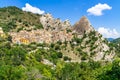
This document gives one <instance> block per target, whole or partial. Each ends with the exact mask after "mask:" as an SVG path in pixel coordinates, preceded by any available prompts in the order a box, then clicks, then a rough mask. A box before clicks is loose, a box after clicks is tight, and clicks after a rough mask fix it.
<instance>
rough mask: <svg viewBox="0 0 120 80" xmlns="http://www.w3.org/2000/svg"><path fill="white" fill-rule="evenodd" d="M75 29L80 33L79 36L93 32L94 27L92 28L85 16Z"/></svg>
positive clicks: (76, 24)
mask: <svg viewBox="0 0 120 80" xmlns="http://www.w3.org/2000/svg"><path fill="white" fill-rule="evenodd" d="M73 29H74V30H75V31H76V32H77V33H79V34H84V33H85V32H89V31H92V30H93V27H92V26H91V23H90V22H89V20H88V19H87V17H86V16H83V17H82V18H81V19H80V21H78V22H77V23H75V25H74V27H73Z"/></svg>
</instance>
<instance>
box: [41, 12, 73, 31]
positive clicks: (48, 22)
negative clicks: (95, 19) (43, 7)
mask: <svg viewBox="0 0 120 80" xmlns="http://www.w3.org/2000/svg"><path fill="white" fill-rule="evenodd" d="M40 22H41V23H42V25H43V26H44V29H46V30H52V31H53V30H55V31H60V30H65V29H66V28H68V27H69V28H70V26H71V24H70V22H69V20H65V21H63V22H62V21H61V20H60V19H59V18H57V19H55V18H54V17H52V15H51V14H49V13H48V14H44V15H42V16H41V17H40Z"/></svg>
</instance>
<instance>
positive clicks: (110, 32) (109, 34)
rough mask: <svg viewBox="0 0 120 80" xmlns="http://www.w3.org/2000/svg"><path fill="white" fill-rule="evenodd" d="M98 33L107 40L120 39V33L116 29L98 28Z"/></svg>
mask: <svg viewBox="0 0 120 80" xmlns="http://www.w3.org/2000/svg"><path fill="white" fill-rule="evenodd" d="M98 32H99V33H101V34H102V35H103V36H104V37H105V38H118V37H120V33H118V32H117V30H116V29H109V28H104V27H100V28H98Z"/></svg>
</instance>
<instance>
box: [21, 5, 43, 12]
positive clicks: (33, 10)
mask: <svg viewBox="0 0 120 80" xmlns="http://www.w3.org/2000/svg"><path fill="white" fill-rule="evenodd" d="M22 10H23V11H27V12H32V13H35V14H43V13H44V11H42V10H40V9H39V8H37V7H33V6H31V5H30V4H28V3H26V4H25V7H23V8H22Z"/></svg>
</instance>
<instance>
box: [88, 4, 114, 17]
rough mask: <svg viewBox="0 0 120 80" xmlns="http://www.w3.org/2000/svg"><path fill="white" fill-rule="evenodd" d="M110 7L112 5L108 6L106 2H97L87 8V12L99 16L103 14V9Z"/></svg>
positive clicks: (109, 8)
mask: <svg viewBox="0 0 120 80" xmlns="http://www.w3.org/2000/svg"><path fill="white" fill-rule="evenodd" d="M111 9H112V7H111V6H109V5H108V4H101V3H98V4H97V5H95V6H93V7H91V8H89V9H88V10H87V12H88V14H89V15H94V16H101V15H103V11H104V10H111Z"/></svg>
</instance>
